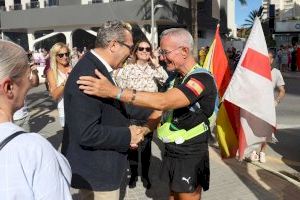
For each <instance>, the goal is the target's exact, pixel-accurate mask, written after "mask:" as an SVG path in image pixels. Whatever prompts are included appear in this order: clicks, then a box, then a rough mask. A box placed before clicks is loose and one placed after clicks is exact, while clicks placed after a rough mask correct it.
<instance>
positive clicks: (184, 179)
mask: <svg viewBox="0 0 300 200" xmlns="http://www.w3.org/2000/svg"><path fill="white" fill-rule="evenodd" d="M190 179H191V177H188V178H185V177H182V178H181V180H183V181H186V182H187V183H188V184H190Z"/></svg>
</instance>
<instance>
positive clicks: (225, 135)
mask: <svg viewBox="0 0 300 200" xmlns="http://www.w3.org/2000/svg"><path fill="white" fill-rule="evenodd" d="M219 27H220V26H219V25H218V26H217V29H216V34H215V39H214V41H213V43H212V45H211V46H210V48H209V52H208V54H207V56H206V59H205V62H204V65H203V68H205V69H207V70H209V71H210V72H211V73H212V74H213V76H214V78H215V81H216V85H217V89H218V93H219V97H220V98H222V97H223V95H224V92H225V90H226V88H227V86H228V84H229V81H230V79H231V72H230V68H229V65H228V60H227V56H226V54H225V51H224V48H223V45H222V40H221V37H220V34H219ZM237 109H238V108H237V107H235V106H234V105H232V104H230V103H229V102H222V103H221V105H220V109H219V112H218V115H217V121H216V124H217V125H216V131H217V139H218V143H219V147H220V150H221V156H222V157H223V158H228V157H234V156H235V155H236V153H237V150H238V147H239V145H238V135H237V134H236V133H238V127H236V126H234V125H235V124H236V123H235V121H236V120H237V119H239V118H238V117H237V116H236V115H235V114H234V113H236V111H237Z"/></svg>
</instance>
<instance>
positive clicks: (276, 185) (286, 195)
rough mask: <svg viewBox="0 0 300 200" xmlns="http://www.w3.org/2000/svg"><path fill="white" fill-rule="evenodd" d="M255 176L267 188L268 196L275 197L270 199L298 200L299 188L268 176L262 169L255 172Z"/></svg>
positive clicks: (276, 177)
mask: <svg viewBox="0 0 300 200" xmlns="http://www.w3.org/2000/svg"><path fill="white" fill-rule="evenodd" d="M257 174H258V176H259V177H260V179H261V180H262V181H263V182H264V183H265V184H266V185H267V186H268V187H270V189H269V190H268V191H269V193H270V194H272V195H274V196H275V197H274V198H272V199H284V200H289V199H290V200H294V199H299V195H300V188H299V187H297V186H295V185H293V184H291V183H289V182H288V181H286V180H283V179H281V178H280V177H278V176H275V175H272V176H271V177H270V174H268V172H267V171H265V170H263V169H259V170H257Z"/></svg>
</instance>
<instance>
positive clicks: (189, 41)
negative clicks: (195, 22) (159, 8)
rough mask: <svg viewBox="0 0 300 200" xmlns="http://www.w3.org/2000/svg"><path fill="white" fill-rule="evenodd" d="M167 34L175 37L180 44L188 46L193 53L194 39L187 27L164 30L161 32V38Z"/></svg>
mask: <svg viewBox="0 0 300 200" xmlns="http://www.w3.org/2000/svg"><path fill="white" fill-rule="evenodd" d="M166 36H168V37H174V38H175V41H176V43H177V44H178V46H183V47H187V48H189V50H190V52H191V53H192V52H193V48H194V40H193V37H192V35H191V34H190V32H188V31H187V30H186V29H184V28H170V29H167V30H164V31H163V32H162V33H161V35H160V38H161V39H162V38H163V37H166Z"/></svg>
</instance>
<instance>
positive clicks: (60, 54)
mask: <svg viewBox="0 0 300 200" xmlns="http://www.w3.org/2000/svg"><path fill="white" fill-rule="evenodd" d="M56 55H57V56H58V57H59V58H62V57H64V56H66V57H69V56H70V53H69V52H67V53H58V54H56Z"/></svg>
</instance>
